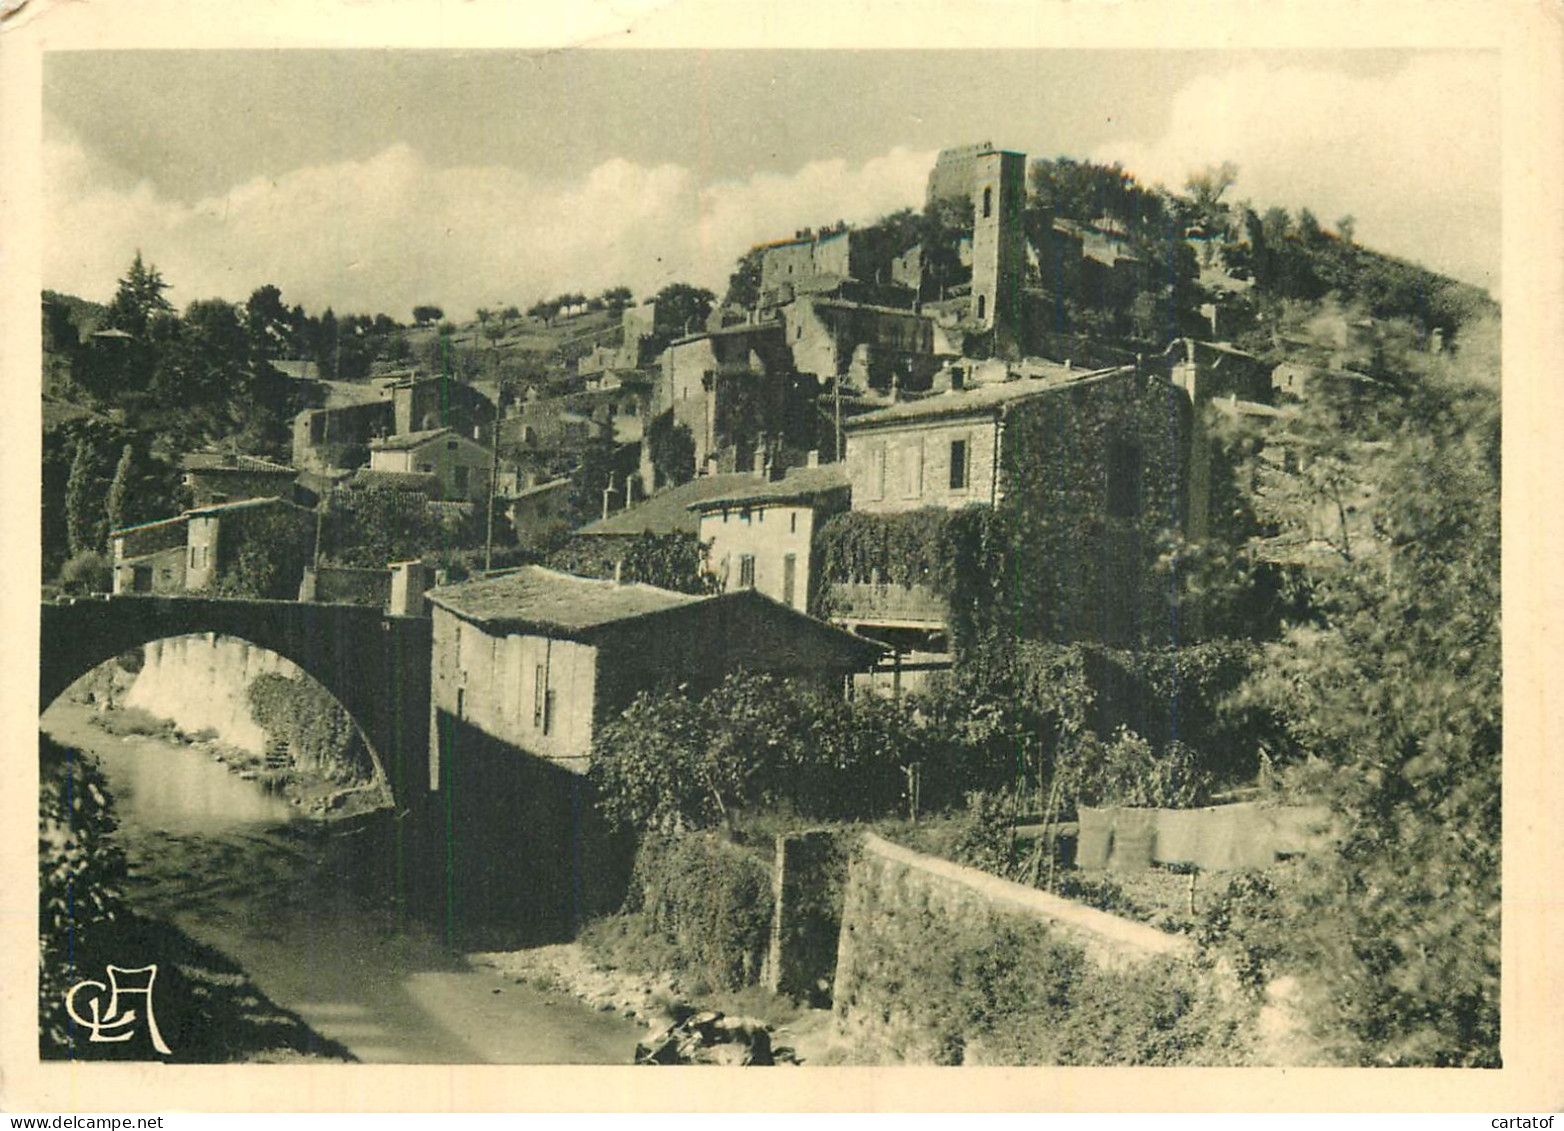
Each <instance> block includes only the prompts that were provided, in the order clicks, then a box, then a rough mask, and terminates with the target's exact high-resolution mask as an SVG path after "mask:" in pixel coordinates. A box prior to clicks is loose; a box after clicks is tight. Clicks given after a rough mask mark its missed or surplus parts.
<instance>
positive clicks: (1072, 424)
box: [829, 360, 1204, 656]
mask: <svg viewBox="0 0 1564 1131" xmlns="http://www.w3.org/2000/svg"><path fill="white" fill-rule="evenodd" d="M969 371H970V372H969ZM974 376H976V377H978V378H979V381H978V383H976V384H971V383H969V382H970V380H971V378H972V377H974ZM949 381H950V387H949V388H948V389H947V390H946V391H944V392H941V393H938V394H936V395H934V396H930V397H925V398H921V399H918V400H908V401H903V402H901V403H898V404H895V405H892V406H890V407H887V408H883V409H878V410H875V411H872V412H868V413H864V414H862V415H860V416H855V417H853V418H852V419H851V420H849V421H847V422H845V423H844V431H845V432H846V437H847V452H846V465H847V473H848V477H849V480H850V482H851V484H852V509H853V510H854V511H857V512H867V513H870V514H875V515H884V516H886V519H887V520H892V519H893V518H894V516H896V515H898V514H902V513H906V512H910V511H914V510H919V509H922V508H929V507H935V508H940V509H945V510H954V509H958V508H962V507H967V506H971V505H978V504H982V505H987V506H991V507H994V508H996V509H1004V510H1008V511H1009V512H1010V513H1011V514H1014V515H1016V516H1018V517H1019V519H1020V520H1021V522H1022V523H1023V529H1024V530H1026V531H1029V532H1036V537H1038V538H1039V539H1042V540H1043V542H1047V541H1048V540H1050V539H1054V538H1057V537H1059V536H1060V533H1061V531H1068V532H1069V533H1068V537H1069V538H1070V539H1072V541H1070V542H1069V543H1068V545H1069V547H1070V549H1069V551H1068V561H1067V564H1063V565H1058V564H1056V566H1055V567H1054V568H1053V569H1048V568H1042V569H1037V570H1032V571H1026V572H1029V573H1035V574H1039V575H1045V574H1046V575H1048V576H1039V577H1037V578H1036V579H1028V580H1029V583H1030V582H1031V581H1033V580H1035V582H1036V584H1037V585H1038V586H1039V587H1040V588H1039V597H1040V600H1041V607H1042V608H1043V609H1045V610H1046V616H1047V618H1048V620H1047V623H1039V624H1026V625H1022V626H1018V629H1019V631H1022V632H1023V633H1024V634H1028V635H1041V636H1048V637H1053V638H1081V637H1086V638H1092V639H1102V640H1106V641H1122V640H1125V639H1128V638H1129V637H1131V636H1133V635H1134V634H1135V633H1136V632H1138V631H1140V630H1142V629H1144V628H1145V627H1146V626H1147V618H1148V617H1151V616H1154V615H1155V612H1154V610H1155V609H1156V608H1157V607H1158V600H1157V599H1158V596H1159V594H1158V592H1156V591H1155V584H1154V581H1153V579H1152V578H1150V576H1149V574H1148V571H1147V570H1146V569H1145V568H1144V567H1145V562H1146V560H1147V553H1148V551H1149V550H1150V548H1151V547H1152V545H1153V544H1154V541H1155V539H1156V538H1157V537H1158V535H1159V533H1160V532H1162V531H1165V530H1169V529H1182V528H1183V525H1184V523H1185V521H1186V518H1187V512H1188V510H1189V508H1190V500H1189V499H1188V498H1187V497H1186V487H1187V483H1188V466H1187V465H1188V462H1189V451H1190V436H1191V424H1190V420H1191V411H1190V403H1189V399H1188V396H1187V394H1186V393H1185V391H1184V390H1183V389H1181V388H1179V387H1178V386H1176V385H1174V384H1173V383H1172V382H1170V381H1169V380H1167V379H1166V378H1164V377H1162V376H1160V375H1158V374H1156V373H1151V372H1140V371H1138V370H1137V369H1136V367H1134V366H1126V367H1120V368H1115V369H1108V370H1100V371H1094V372H1086V371H1081V370H1072V369H1071V368H1070V367H1069V366H1065V365H1055V364H1052V363H1049V362H1041V361H1032V360H1029V361H1026V362H1022V363H1000V362H989V363H983V364H981V365H968V366H961V367H952V370H951V372H950V375H949ZM1203 505H1204V501H1203V500H1201V501H1197V502H1196V507H1197V508H1198V507H1199V506H1203ZM1035 548H1036V550H1037V551H1038V552H1042V551H1043V550H1044V549H1045V546H1044V544H1042V543H1040V544H1039V545H1038V546H1037V547H1035ZM829 600H830V608H831V618H832V620H833V621H835V622H836V623H839V624H842V625H844V626H848V627H851V628H852V629H854V630H855V631H862V632H863V633H864V634H865V635H868V636H871V637H873V638H875V639H878V640H882V641H884V642H886V643H888V644H891V645H893V646H894V647H896V648H897V649H898V651H904V652H909V653H927V654H930V655H934V656H938V655H940V654H945V653H948V651H949V647H950V642H949V639H948V630H949V628H950V624H949V616H950V609H949V607H948V606H947V604H946V602H945V600H944V598H943V597H942V596H941V595H940V594H936V593H934V592H932V591H931V590H929V589H928V588H927V587H926V586H923V585H917V584H914V585H909V586H904V585H898V584H888V583H887V581H886V579H885V578H884V577H880V578H857V579H852V580H846V579H841V578H833V579H831V584H830V590H829Z"/></svg>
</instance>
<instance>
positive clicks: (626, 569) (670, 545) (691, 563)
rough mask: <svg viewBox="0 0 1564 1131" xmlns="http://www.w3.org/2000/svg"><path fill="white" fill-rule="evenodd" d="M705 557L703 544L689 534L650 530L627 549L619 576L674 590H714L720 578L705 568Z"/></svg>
mask: <svg viewBox="0 0 1564 1131" xmlns="http://www.w3.org/2000/svg"><path fill="white" fill-rule="evenodd" d="M703 557H704V555H703V552H702V548H701V545H700V543H699V542H697V541H696V540H695V538H694V537H693V536H691V535H689V534H681V533H678V532H677V531H675V532H674V533H671V534H653V533H652V532H651V531H649V530H648V531H644V532H642V533H641V535H640V536H639V537H637V538H636V539H635V541H633V542H631V543H630V545H629V546H628V547H627V548H626V550H625V555H624V557H623V559H621V561H620V567H621V575H620V576H621V578H622V580H624V581H639V582H641V583H643V584H646V585H655V586H657V587H658V588H659V589H672V590H673V591H674V592H675V593H714V592H716V590H717V579H716V578H715V577H713V576H712V575H711V574H709V573H706V572H704V570H702V568H701V565H702V559H703Z"/></svg>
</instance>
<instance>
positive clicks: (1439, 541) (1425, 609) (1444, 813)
mask: <svg viewBox="0 0 1564 1131" xmlns="http://www.w3.org/2000/svg"><path fill="white" fill-rule="evenodd" d="M1490 366H1491V368H1490ZM1497 372H1498V368H1497V357H1496V356H1494V357H1492V358H1491V359H1486V358H1484V356H1483V355H1482V354H1481V353H1480V352H1479V350H1478V349H1477V348H1476V346H1475V344H1474V345H1471V346H1469V347H1468V349H1467V350H1466V351H1465V352H1464V353H1463V354H1462V355H1457V357H1456V358H1455V359H1453V360H1450V359H1448V358H1443V359H1440V360H1438V361H1436V362H1433V363H1430V364H1428V365H1427V366H1426V367H1424V371H1421V372H1416V373H1414V374H1412V376H1414V377H1415V378H1416V380H1415V381H1411V382H1408V383H1407V385H1406V386H1405V388H1404V390H1403V391H1402V392H1400V393H1399V394H1397V395H1396V396H1394V397H1389V398H1385V399H1384V400H1383V402H1382V403H1380V404H1378V405H1377V406H1376V407H1377V412H1376V413H1374V414H1373V415H1372V416H1369V417H1365V415H1364V414H1363V413H1362V411H1361V408H1360V407H1358V406H1353V405H1350V404H1342V403H1334V402H1331V401H1329V400H1324V399H1322V400H1316V401H1312V402H1311V403H1310V404H1309V405H1308V406H1305V408H1304V409H1302V410H1300V415H1301V417H1302V419H1300V420H1299V421H1298V423H1297V424H1296V425H1295V428H1296V430H1297V431H1298V432H1299V433H1300V434H1302V435H1303V436H1305V437H1306V438H1307V439H1308V440H1309V441H1310V442H1311V444H1312V445H1313V450H1312V451H1311V452H1310V453H1309V454H1310V455H1311V457H1312V458H1313V460H1314V461H1316V462H1319V461H1325V460H1332V461H1334V462H1335V463H1336V464H1337V465H1338V466H1339V467H1341V468H1343V469H1346V470H1347V471H1348V472H1349V473H1350V474H1351V475H1352V476H1353V477H1354V480H1355V483H1356V487H1357V491H1356V495H1357V497H1358V498H1360V499H1362V500H1363V502H1362V504H1361V513H1360V515H1359V524H1358V527H1357V532H1356V533H1357V536H1356V537H1354V538H1352V539H1351V540H1350V541H1349V540H1348V539H1347V538H1337V539H1336V540H1335V542H1334V547H1335V553H1336V559H1337V564H1336V565H1335V567H1334V568H1332V569H1329V570H1321V571H1319V573H1318V574H1317V576H1316V577H1315V579H1314V584H1313V590H1312V593H1311V598H1312V602H1313V605H1314V608H1315V610H1316V612H1317V616H1318V621H1317V623H1313V624H1308V625H1296V626H1293V627H1292V628H1290V629H1289V630H1288V632H1287V633H1286V634H1285V636H1284V637H1283V638H1282V639H1281V640H1280V641H1278V642H1276V643H1275V644H1272V645H1270V646H1268V647H1267V649H1266V653H1265V657H1264V662H1263V663H1262V664H1260V665H1257V667H1256V671H1255V675H1254V676H1253V678H1252V679H1251V680H1250V682H1249V684H1248V687H1247V696H1248V698H1249V700H1250V701H1251V702H1252V703H1255V704H1258V705H1260V706H1262V707H1264V708H1265V709H1268V710H1270V711H1272V712H1274V714H1275V716H1276V717H1277V718H1278V719H1280V720H1281V721H1282V723H1283V724H1284V727H1285V740H1286V747H1287V750H1286V752H1287V753H1289V754H1291V755H1292V757H1294V758H1295V759H1297V760H1298V762H1299V763H1300V764H1302V762H1303V759H1305V758H1312V759H1313V762H1312V770H1311V772H1312V773H1313V774H1314V776H1315V778H1316V781H1317V784H1319V785H1322V786H1323V788H1322V789H1321V793H1322V795H1323V796H1324V797H1325V798H1326V799H1328V801H1329V802H1330V804H1331V806H1332V808H1333V809H1334V810H1335V811H1336V814H1337V818H1338V822H1339V825H1340V827H1341V829H1342V830H1343V835H1342V839H1341V843H1340V846H1339V851H1338V852H1337V853H1336V854H1335V855H1334V856H1331V857H1327V858H1325V859H1323V860H1320V861H1318V862H1316V864H1315V865H1314V866H1311V867H1310V868H1309V869H1308V870H1307V872H1306V874H1305V876H1304V877H1303V879H1302V882H1301V883H1300V885H1299V890H1298V893H1297V895H1296V896H1295V897H1293V899H1292V900H1290V901H1289V904H1288V906H1287V908H1286V918H1287V921H1288V923H1289V928H1290V930H1289V935H1288V944H1287V947H1286V954H1285V955H1284V956H1283V957H1282V958H1281V959H1280V964H1281V965H1285V966H1289V967H1291V968H1293V969H1296V970H1297V971H1299V972H1300V973H1302V972H1308V973H1310V974H1312V975H1314V976H1315V977H1318V978H1320V979H1322V980H1323V981H1324V983H1325V986H1326V988H1327V989H1328V996H1329V1005H1328V1008H1327V1011H1326V1015H1324V1016H1322V1017H1321V1018H1319V1021H1320V1029H1321V1033H1322V1034H1323V1035H1325V1036H1326V1037H1327V1038H1328V1039H1330V1040H1331V1042H1332V1045H1333V1046H1334V1053H1335V1055H1336V1057H1337V1058H1338V1059H1340V1060H1342V1061H1345V1062H1348V1063H1365V1064H1394V1065H1432V1066H1491V1065H1496V1064H1497V1063H1498V1057H1499V1044H1498V1041H1499V914H1500V893H1499V865H1500V845H1501V830H1500V820H1501V811H1500V759H1501V751H1502V730H1501V728H1502V715H1501V653H1500V633H1499V619H1498V618H1499V574H1500V569H1499V566H1500V558H1499V509H1498V499H1499V482H1500V475H1499V470H1500V469H1499V398H1498V395H1497V391H1496V389H1495V387H1494V384H1493V382H1494V380H1495V377H1496V374H1497ZM1349 414H1350V415H1349ZM1287 501H1289V502H1291V501H1292V500H1287ZM1295 513H1296V512H1295ZM1283 517H1285V514H1284V515H1283ZM1343 532H1345V527H1343Z"/></svg>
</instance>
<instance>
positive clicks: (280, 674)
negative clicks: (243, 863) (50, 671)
mask: <svg viewBox="0 0 1564 1131" xmlns="http://www.w3.org/2000/svg"><path fill="white" fill-rule="evenodd" d="M44 708H45V709H44V711H43V713H42V715H41V717H40V725H41V726H42V727H43V729H44V730H46V731H51V733H53V732H56V731H57V732H58V733H57V734H56V738H57V739H58V740H59V741H61V742H63V743H65V744H66V745H71V746H76V747H78V748H83V749H85V750H86V751H87V752H88V753H92V754H103V753H105V752H107V753H108V754H110V755H111V758H110V761H111V762H112V766H113V767H114V768H117V772H118V773H119V774H120V775H121V776H122V777H123V778H124V783H125V784H126V785H127V786H129V787H131V788H132V789H133V790H134V791H135V793H136V794H137V802H136V803H137V804H138V805H141V806H143V807H144V808H146V809H147V811H148V816H151V815H152V814H154V813H156V814H163V815H164V816H167V817H169V818H170V819H173V820H176V821H179V822H181V823H189V821H195V822H196V823H197V824H200V823H201V822H202V821H204V822H205V823H206V824H209V825H212V826H213V827H216V826H220V825H221V824H223V817H224V812H223V810H224V808H225V807H226V808H228V809H230V810H231V811H232V812H231V814H230V815H232V816H234V817H236V819H240V820H243V821H248V820H252V819H260V818H261V817H262V816H263V815H265V816H269V817H270V818H271V819H274V820H277V821H282V822H286V821H288V820H291V819H329V820H337V819H343V818H352V817H357V816H361V815H363V814H368V813H373V812H375V811H377V810H381V809H387V808H390V807H391V806H392V805H393V804H394V803H395V800H394V796H393V793H392V788H391V782H390V780H389V778H388V777H387V774H386V769H385V761H384V758H383V756H382V752H381V751H379V750H377V749H376V747H375V744H374V743H373V742H372V741H371V740H370V738H369V737H368V735H367V734H366V733H365V730H364V728H363V726H362V725H360V723H359V722H358V720H357V719H355V718H354V717H353V714H352V712H351V711H350V710H349V709H348V708H347V706H346V705H345V704H343V703H342V701H341V700H340V699H339V698H338V697H337V696H336V695H335V694H334V693H333V692H332V690H331V689H329V688H327V687H326V686H324V685H323V684H322V683H321V682H320V681H319V680H317V679H316V678H314V676H312V675H311V674H309V673H308V672H307V671H306V670H305V669H304V668H302V667H301V666H300V665H299V664H297V663H295V662H293V661H292V660H291V659H289V658H287V657H285V656H283V655H281V654H279V653H278V652H276V651H273V650H272V649H270V648H267V647H264V646H262V645H259V644H256V643H255V642H253V641H250V640H247V639H244V638H241V637H236V636H230V635H226V634H218V633H197V634H183V635H178V636H169V637H161V638H158V639H156V640H150V641H147V642H146V643H144V644H141V645H132V646H130V647H128V648H126V649H125V650H123V651H121V652H120V653H119V654H118V655H116V656H115V657H114V658H112V659H110V660H107V661H105V662H102V663H99V664H97V665H95V666H93V667H91V668H90V669H89V670H87V671H86V672H85V673H84V674H82V675H81V676H79V677H78V678H77V679H76V680H75V681H74V682H72V683H71V684H70V686H69V687H67V688H66V689H65V691H64V692H63V693H61V694H60V695H58V696H56V697H55V698H54V699H52V700H51V701H50V702H48V703H46V704H44ZM159 744H162V746H163V747H164V748H166V752H169V753H173V752H182V753H188V754H189V755H190V757H177V758H175V757H170V758H166V759H161V760H160V759H158V758H156V757H155V756H154V753H153V752H154V751H156V750H157V749H158V748H159ZM130 754H135V755H137V756H136V757H129V756H128V755H130ZM214 767H215V769H214ZM225 777H226V778H231V779H232V781H231V782H227V783H226V784H225V782H224V779H225ZM181 802H184V803H186V804H188V805H189V806H191V807H194V808H200V807H203V806H204V807H207V808H208V809H209V810H210V811H208V812H205V813H195V812H192V813H189V814H185V815H183V817H181V815H180V814H179V813H178V806H179V804H180V803H181ZM184 818H188V819H189V820H185V819H184Z"/></svg>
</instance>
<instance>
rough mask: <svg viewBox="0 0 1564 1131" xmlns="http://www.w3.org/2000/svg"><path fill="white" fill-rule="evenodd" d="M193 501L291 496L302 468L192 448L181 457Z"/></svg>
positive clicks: (210, 501)
mask: <svg viewBox="0 0 1564 1131" xmlns="http://www.w3.org/2000/svg"><path fill="white" fill-rule="evenodd" d="M179 467H180V470H181V471H182V472H183V473H184V476H183V478H184V485H185V486H186V487H187V488H189V490H190V499H191V502H192V503H193V504H194V505H195V506H198V507H202V506H208V505H210V504H212V503H226V502H236V501H238V500H240V499H264V498H284V499H285V498H287V497H288V496H289V495H291V494H292V493H293V483H294V480H296V479H297V478H298V475H299V473H298V471H297V470H295V469H294V468H291V467H286V466H284V465H282V464H279V463H273V462H272V461H271V460H267V459H261V458H260V457H259V456H250V455H243V454H240V453H237V452H191V453H189V454H188V455H186V456H184V457H183V458H182V459H181V460H180V461H179Z"/></svg>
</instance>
